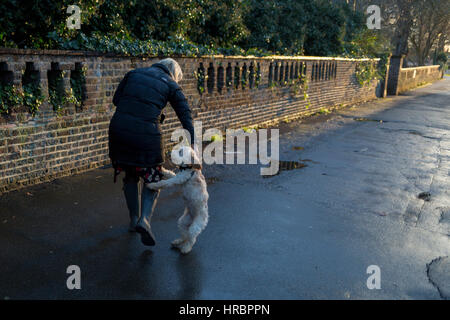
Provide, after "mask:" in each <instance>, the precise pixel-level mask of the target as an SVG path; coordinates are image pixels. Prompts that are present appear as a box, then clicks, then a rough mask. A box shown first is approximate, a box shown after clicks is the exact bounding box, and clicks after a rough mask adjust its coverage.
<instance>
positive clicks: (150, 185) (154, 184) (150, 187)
mask: <svg viewBox="0 0 450 320" xmlns="http://www.w3.org/2000/svg"><path fill="white" fill-rule="evenodd" d="M145 187H146V188H148V189H150V190H158V187H157V186H156V183H147V184H145Z"/></svg>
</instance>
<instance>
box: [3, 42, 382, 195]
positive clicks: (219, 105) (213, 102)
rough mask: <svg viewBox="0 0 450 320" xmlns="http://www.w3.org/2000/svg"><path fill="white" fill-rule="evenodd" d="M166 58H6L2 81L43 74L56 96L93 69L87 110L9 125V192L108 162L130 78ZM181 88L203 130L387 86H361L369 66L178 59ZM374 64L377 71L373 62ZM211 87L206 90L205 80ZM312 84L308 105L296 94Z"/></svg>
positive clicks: (46, 109)
mask: <svg viewBox="0 0 450 320" xmlns="http://www.w3.org/2000/svg"><path fill="white" fill-rule="evenodd" d="M158 60H159V59H158V58H132V57H123V56H114V55H98V54H95V53H82V52H71V51H54V50H51V51H49V50H40V51H37V50H19V49H0V77H1V81H2V83H6V82H10V83H12V84H14V85H15V86H16V87H17V88H19V90H20V89H21V87H22V82H23V81H24V74H29V73H30V72H34V73H35V74H37V75H38V79H39V83H40V86H41V88H42V91H43V93H44V94H45V95H47V96H48V75H49V71H50V72H57V73H58V72H60V73H59V74H60V76H61V77H62V80H63V81H62V83H63V85H64V89H69V88H70V86H71V81H70V78H71V76H73V75H74V74H75V73H76V72H77V70H78V71H79V70H80V69H83V68H84V69H85V70H86V75H85V83H84V86H83V88H84V96H85V100H84V102H83V106H82V107H81V108H77V107H75V106H74V105H71V104H66V105H65V106H63V109H62V110H61V112H59V113H58V114H57V113H55V112H54V111H53V108H52V107H51V105H50V104H49V103H48V102H47V100H46V101H45V102H44V104H43V105H42V106H41V107H40V110H39V112H38V113H37V114H36V116H35V117H32V116H31V115H30V114H29V112H27V110H25V109H24V108H23V107H17V108H15V110H11V112H10V114H9V115H7V116H5V115H3V116H1V117H0V192H6V191H10V190H14V189H18V188H20V187H23V186H26V185H29V184H36V183H39V182H43V181H49V180H51V179H54V178H57V177H61V176H65V175H70V174H74V173H79V172H82V171H86V170H89V169H92V168H96V167H99V166H103V165H106V164H108V163H109V158H108V125H109V120H110V118H111V116H112V114H113V112H114V106H113V105H112V96H113V94H114V91H115V88H116V87H117V85H118V83H119V82H120V80H121V79H122V77H123V76H124V75H125V73H126V72H127V71H129V70H131V69H133V68H138V67H145V66H150V65H151V64H153V63H155V62H156V61H158ZM177 61H178V62H179V63H180V65H181V67H182V69H183V73H184V79H183V81H182V82H181V83H180V85H181V86H182V88H183V91H184V93H185V94H186V96H187V98H188V101H189V104H190V106H191V108H192V111H193V116H194V119H195V120H202V121H203V129H204V130H205V129H207V128H211V127H215V128H218V129H220V130H222V131H223V132H225V129H226V128H242V127H243V126H251V125H269V124H271V123H275V122H277V121H280V120H284V119H293V118H298V117H302V116H305V115H308V114H311V113H314V112H316V111H317V110H319V109H320V108H330V107H338V106H342V105H347V104H352V103H357V102H361V101H366V100H370V99H374V98H375V97H376V95H375V92H376V87H377V85H378V81H375V80H374V81H372V82H371V84H370V85H369V86H365V87H361V86H360V85H359V84H358V82H357V81H356V78H355V75H354V73H355V68H356V66H357V64H358V63H361V62H362V61H363V60H355V59H340V58H316V57H296V58H293V57H292V58H290V57H265V58H251V57H227V58H224V57H208V58H178V59H177ZM374 63H375V62H374ZM199 74H200V75H201V74H204V75H205V79H204V82H203V86H202V81H201V79H202V78H201V77H199V76H198V75H199ZM298 77H303V78H305V79H307V82H308V86H309V88H308V95H309V100H310V101H309V102H310V103H309V105H310V106H309V107H308V101H305V99H304V96H303V91H302V90H298V86H296V85H292V83H293V82H294V81H295V79H296V78H298ZM165 114H166V120H165V122H164V124H163V125H162V128H163V130H164V133H165V134H164V140H165V141H166V144H167V145H170V143H168V142H169V138H170V135H169V133H170V132H172V131H173V130H174V129H175V128H178V127H180V124H179V122H178V120H177V119H176V115H175V113H174V112H173V110H172V109H171V108H170V107H167V108H166V109H165Z"/></svg>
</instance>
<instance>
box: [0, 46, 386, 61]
mask: <svg viewBox="0 0 450 320" xmlns="http://www.w3.org/2000/svg"><path fill="white" fill-rule="evenodd" d="M0 54H3V55H4V54H9V55H54V56H60V55H63V56H90V57H92V56H94V57H99V56H102V57H122V58H124V57H126V58H152V59H154V58H158V57H162V56H157V55H141V56H132V55H124V54H117V53H104V52H96V51H80V50H48V49H17V48H2V47H0ZM170 56H171V57H175V58H184V59H186V58H187V59H202V58H203V59H205V58H209V59H247V60H254V59H260V60H325V61H379V60H380V59H379V58H360V59H356V58H343V57H315V56H277V55H273V56H264V57H256V56H225V55H206V56H199V57H192V56H182V55H170Z"/></svg>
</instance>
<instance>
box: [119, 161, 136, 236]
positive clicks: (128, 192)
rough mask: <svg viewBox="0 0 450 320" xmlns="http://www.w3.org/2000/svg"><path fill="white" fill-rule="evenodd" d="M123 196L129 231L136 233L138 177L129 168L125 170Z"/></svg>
mask: <svg viewBox="0 0 450 320" xmlns="http://www.w3.org/2000/svg"><path fill="white" fill-rule="evenodd" d="M123 194H124V195H125V199H126V201H127V207H128V211H129V213H130V227H129V230H130V231H132V232H134V231H136V225H137V222H138V220H139V177H138V176H137V175H136V172H135V171H134V170H133V169H131V168H130V169H126V170H125V178H124V179H123Z"/></svg>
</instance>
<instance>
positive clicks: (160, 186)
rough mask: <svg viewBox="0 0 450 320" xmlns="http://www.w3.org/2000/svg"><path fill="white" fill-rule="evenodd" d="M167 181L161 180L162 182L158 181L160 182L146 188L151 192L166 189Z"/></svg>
mask: <svg viewBox="0 0 450 320" xmlns="http://www.w3.org/2000/svg"><path fill="white" fill-rule="evenodd" d="M167 181H168V180H161V181H158V182H151V183H147V184H146V185H145V187H146V188H148V189H150V190H159V189H164V188H165V187H167Z"/></svg>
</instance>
